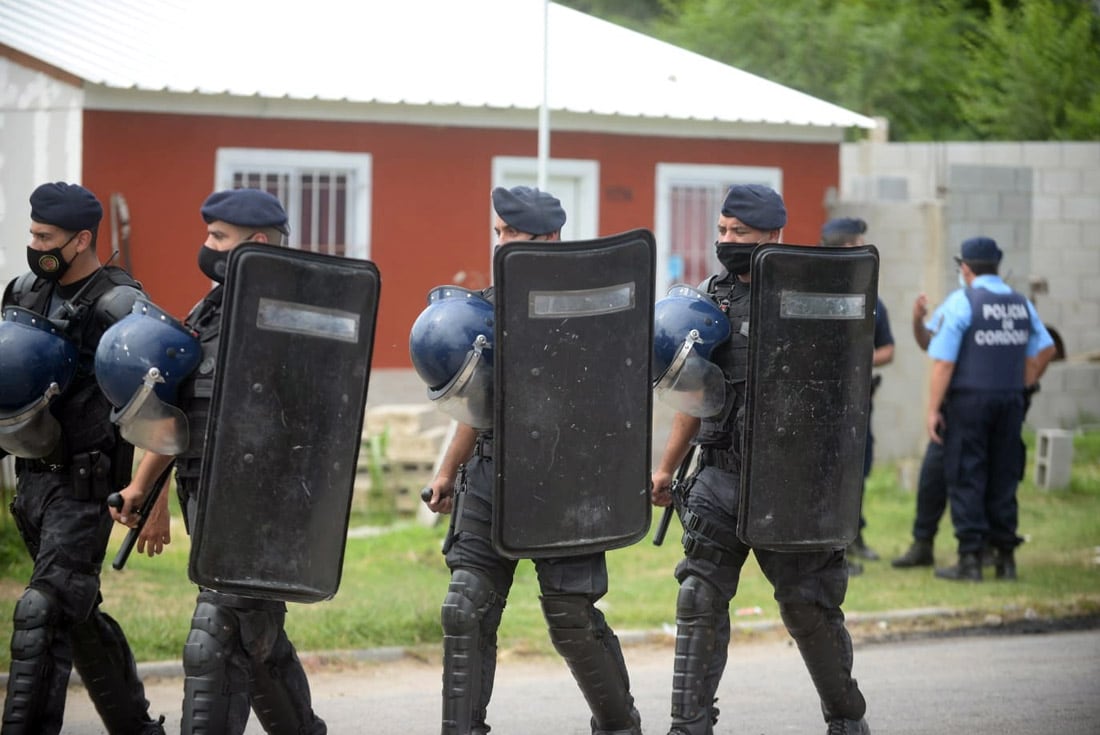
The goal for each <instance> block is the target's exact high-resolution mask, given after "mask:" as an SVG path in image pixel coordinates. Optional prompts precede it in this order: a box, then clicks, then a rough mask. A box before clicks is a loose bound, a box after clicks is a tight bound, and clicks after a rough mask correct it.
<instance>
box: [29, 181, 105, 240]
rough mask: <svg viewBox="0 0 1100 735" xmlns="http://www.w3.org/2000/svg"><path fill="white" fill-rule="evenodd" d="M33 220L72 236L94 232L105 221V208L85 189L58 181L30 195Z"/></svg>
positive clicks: (44, 185) (43, 185)
mask: <svg viewBox="0 0 1100 735" xmlns="http://www.w3.org/2000/svg"><path fill="white" fill-rule="evenodd" d="M31 219H33V220H34V221H35V222H41V223H42V224H45V225H53V226H54V227H60V228H61V229H63V230H69V231H71V232H79V231H80V230H91V231H92V232H95V231H96V230H97V229H98V228H99V221H100V220H101V219H103V206H102V205H101V204H100V203H99V200H98V199H96V198H95V194H93V193H92V192H90V191H88V190H87V189H85V188H84V187H83V186H80V185H79V184H66V183H65V182H64V181H58V182H56V183H52V184H42V185H41V186H40V187H38V188H37V189H35V190H34V191H33V192H32V193H31Z"/></svg>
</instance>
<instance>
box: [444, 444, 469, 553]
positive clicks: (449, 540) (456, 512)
mask: <svg viewBox="0 0 1100 735" xmlns="http://www.w3.org/2000/svg"><path fill="white" fill-rule="evenodd" d="M451 492H452V493H453V494H454V495H453V497H454V503H452V504H451V523H450V525H449V526H447V537H446V538H445V539H443V553H444V554H446V553H447V552H448V551H450V550H451V547H452V546H454V542H455V534H456V533H457V527H458V521H459V519H460V518H461V517H462V506H463V505H465V499H466V465H462V466H460V467H459V468H458V477H457V478H455V484H454V488H453V489H452V490H451Z"/></svg>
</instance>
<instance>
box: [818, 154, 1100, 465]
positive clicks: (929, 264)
mask: <svg viewBox="0 0 1100 735" xmlns="http://www.w3.org/2000/svg"><path fill="white" fill-rule="evenodd" d="M827 205H828V207H829V209H830V215H831V216H859V217H863V218H864V219H866V220H867V221H868V224H869V226H870V231H869V233H868V235H869V241H870V242H873V243H875V244H877V245H878V246H879V250H880V254H881V272H880V277H879V294H880V296H881V297H882V299H883V301H884V302H885V303H886V307H887V309H888V310H889V313H890V320H891V325H892V328H893V331H894V338H895V341H896V343H897V347H896V352H895V359H894V363H893V364H892V365H889V366H887V367H886V368H884V369H883V370H882V373H883V376H884V382H883V388H882V389H881V390H880V391H879V393H878V394H877V395H876V397H875V407H874V410H875V414H874V427H875V434H876V457H877V458H879V459H892V458H902V457H906V456H917V455H919V454H920V453H921V451H922V450H923V446H924V443H925V435H924V410H925V404H926V402H927V390H928V388H927V382H928V364H929V363H928V360H927V357H926V356H924V355H923V354H922V353H921V352H920V351H919V349H917V347H916V345H915V343H914V341H913V338H912V336H911V331H910V319H911V313H912V312H911V308H912V303H913V300H914V299H915V297H916V294H917V293H919V292H922V291H923V292H924V293H926V294H927V295H928V298H929V301H930V303H932V304H933V305H935V304H938V303H940V302H941V301H942V300H943V298H944V296H945V295H946V294H947V293H949V292H950V291H951V290H953V289H954V288H956V287H957V276H956V272H955V268H954V264H953V262H952V261H951V256H952V255H953V254H955V253H957V251H958V247H959V243H960V242H961V241H962V240H963V239H965V238H966V237H970V236H972V235H976V234H986V235H989V236H991V237H994V238H995V239H996V240H997V241H998V243H999V244H1000V245H1001V247H1002V248H1003V249H1004V250H1005V261H1004V264H1003V266H1002V269H1001V272H1002V275H1003V276H1005V278H1006V280H1007V281H1008V282H1009V283H1010V284H1011V285H1012V286H1013V287H1015V288H1017V289H1019V290H1020V291H1021V292H1023V293H1025V294H1027V295H1029V296H1031V297H1032V300H1033V301H1034V303H1035V305H1036V308H1037V309H1038V311H1039V314H1040V316H1041V317H1042V319H1043V321H1044V322H1045V323H1047V324H1048V325H1050V326H1052V327H1054V328H1055V329H1056V330H1057V331H1058V333H1059V335H1060V336H1061V337H1062V339H1063V342H1064V344H1065V348H1066V352H1067V356H1068V358H1069V359H1068V360H1067V361H1066V362H1064V363H1054V364H1052V365H1051V367H1050V368H1049V369H1048V371H1047V374H1046V376H1044V378H1043V380H1042V391H1041V392H1040V393H1039V395H1037V396H1036V397H1035V400H1034V401H1033V403H1032V409H1031V412H1030V414H1029V415H1028V425H1029V426H1031V427H1032V428H1074V427H1076V426H1079V425H1081V424H1082V423H1095V422H1097V421H1100V411H1098V409H1100V143H874V142H860V143H851V144H845V145H844V146H842V150H841V187H840V192H839V195H838V196H836V197H835V198H834V199H833V200H831V201H830V202H827ZM1033 284H1036V285H1038V286H1039V288H1032V285H1033ZM1043 286H1045V291H1044V290H1043Z"/></svg>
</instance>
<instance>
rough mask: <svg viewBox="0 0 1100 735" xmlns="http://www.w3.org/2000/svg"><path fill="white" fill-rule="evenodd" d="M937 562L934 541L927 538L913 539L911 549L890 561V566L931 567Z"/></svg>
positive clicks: (903, 567)
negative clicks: (934, 554)
mask: <svg viewBox="0 0 1100 735" xmlns="http://www.w3.org/2000/svg"><path fill="white" fill-rule="evenodd" d="M935 563H936V559H935V557H934V556H933V555H932V542H931V541H930V540H926V539H919V538H918V539H913V545H912V546H910V547H909V549H908V550H907V551H906V552H905V553H904V554H902V555H901V556H899V557H898V558H897V559H894V560H893V561H892V562H890V566H892V567H896V568H898V569H907V568H909V567H930V566H932V565H933V564H935Z"/></svg>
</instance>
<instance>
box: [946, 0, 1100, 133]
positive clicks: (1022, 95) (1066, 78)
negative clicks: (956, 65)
mask: <svg viewBox="0 0 1100 735" xmlns="http://www.w3.org/2000/svg"><path fill="white" fill-rule="evenodd" d="M1098 39H1100V23H1098V21H1097V14H1096V11H1095V10H1094V8H1093V4H1092V3H1091V2H1088V1H1087V0H1024V1H1023V2H1021V3H1019V6H1018V7H1017V8H1016V9H1015V10H1012V9H1010V8H1007V7H1005V5H1004V4H1002V2H1000V0H993V2H992V3H991V6H990V16H989V22H988V24H986V25H985V26H984V27H982V28H980V29H978V31H977V32H976V33H975V34H974V36H973V38H972V39H971V40H970V41H969V43H968V55H969V60H970V63H969V64H968V65H967V67H966V70H967V73H966V75H965V77H964V80H963V83H962V84H961V85H960V89H959V95H958V104H959V109H960V110H961V111H962V114H963V117H964V118H965V120H966V122H967V124H968V125H969V126H970V128H971V129H972V130H973V131H974V133H975V135H976V137H978V138H980V139H984V140H1082V139H1087V140H1095V139H1098V138H1100V44H1098Z"/></svg>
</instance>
